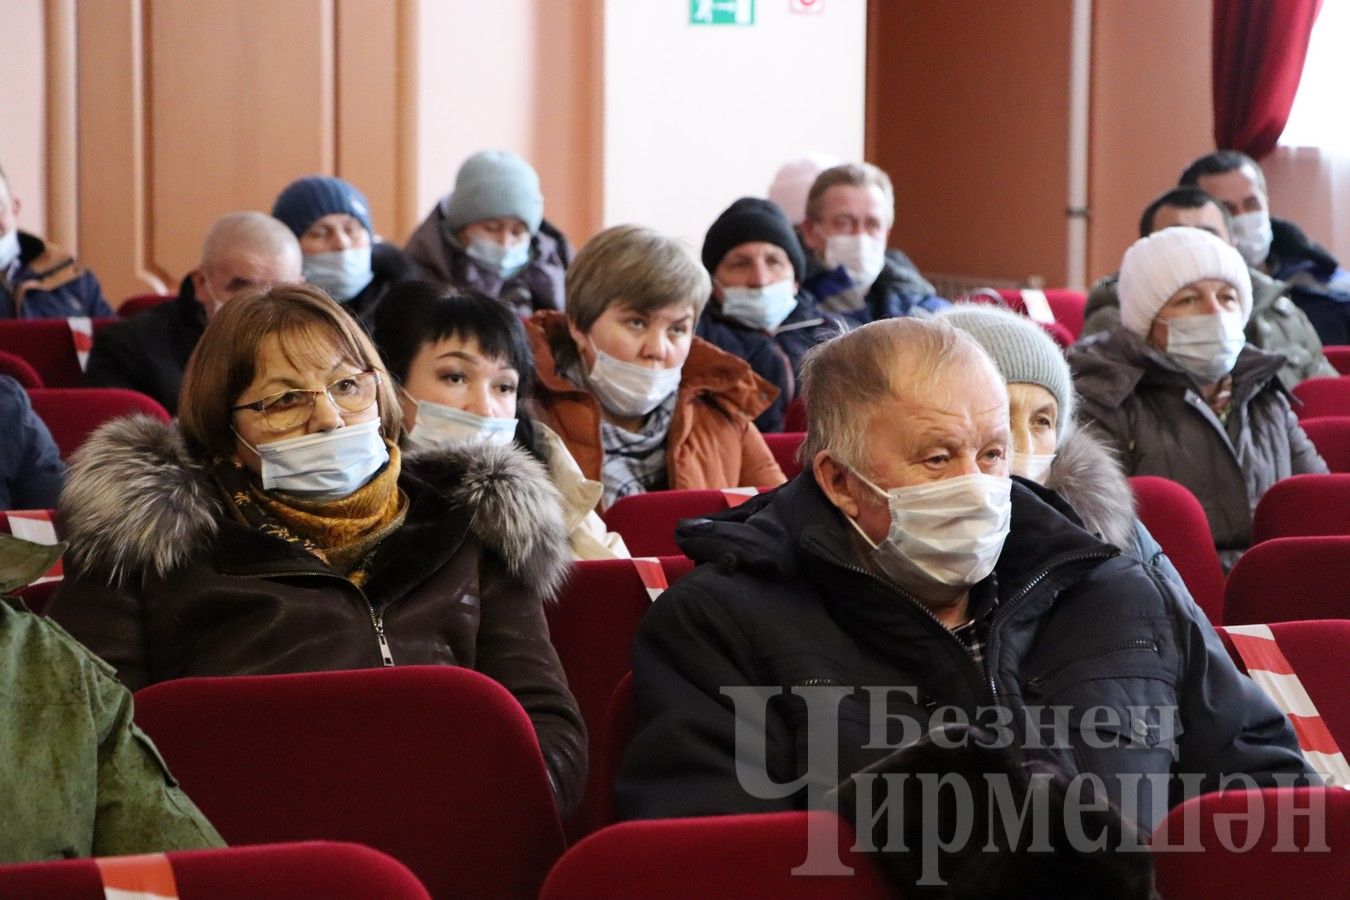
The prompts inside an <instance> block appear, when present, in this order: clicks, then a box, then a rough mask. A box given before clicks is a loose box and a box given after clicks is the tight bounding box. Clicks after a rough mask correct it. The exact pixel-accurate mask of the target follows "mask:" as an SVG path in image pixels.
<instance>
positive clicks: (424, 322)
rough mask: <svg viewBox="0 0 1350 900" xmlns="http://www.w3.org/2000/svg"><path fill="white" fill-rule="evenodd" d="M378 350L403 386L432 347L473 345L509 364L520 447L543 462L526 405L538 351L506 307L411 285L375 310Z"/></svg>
mask: <svg viewBox="0 0 1350 900" xmlns="http://www.w3.org/2000/svg"><path fill="white" fill-rule="evenodd" d="M374 324H375V329H374V335H373V336H374V338H375V345H376V347H378V348H379V351H380V357H381V358H382V359H383V360H384V364H385V366H386V368H387V369H388V370H389V375H390V377H392V378H393V379H394V380H395V381H396V382H398V384H399V385H400V386H402V385H403V383H404V382H406V381H407V380H408V370H409V368H411V366H412V361H413V359H414V358H415V357H416V356H417V354H418V352H420V351H421V349H422V348H423V347H425V346H426V345H427V344H434V343H437V342H438V341H443V340H446V339H448V338H459V339H461V340H472V341H475V342H476V343H477V344H478V349H479V351H480V352H481V353H482V354H483V355H484V356H488V357H492V358H495V359H503V360H506V362H507V364H508V365H510V366H511V368H513V369H515V370H516V373H517V374H518V375H519V378H520V380H519V381H518V382H517V385H516V418H517V419H518V420H519V424H518V425H517V427H516V441H517V442H518V443H519V444H520V445H521V446H522V447H524V448H525V449H526V450H527V451H529V452H530V453H531V454H533V455H534V456H536V457H538V458H539V459H540V460H543V454H542V453H541V452H540V450H539V447H538V438H537V435H536V432H535V427H534V420H533V419H531V418H530V416H529V413H528V412H526V411H525V409H524V408H523V405H524V403H525V401H527V400H529V398H530V395H531V393H532V392H533V389H534V351H533V350H532V349H531V348H530V339H529V337H528V336H527V335H526V334H525V326H524V325H522V324H521V322H520V319H518V318H516V315H515V313H513V312H511V310H509V309H507V308H506V307H505V306H504V305H502V304H501V303H498V302H497V301H496V300H493V299H492V298H491V297H488V296H486V295H484V294H480V293H478V292H476V291H464V292H456V291H450V292H446V291H445V290H443V289H442V288H441V287H440V286H438V285H435V284H431V283H430V282H426V281H405V282H403V283H401V284H396V285H394V286H393V287H391V288H390V289H389V292H388V293H387V294H385V295H384V298H383V299H382V300H381V301H380V305H379V306H378V307H377V308H376V310H375V323H374Z"/></svg>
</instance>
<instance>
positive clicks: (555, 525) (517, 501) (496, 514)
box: [61, 416, 570, 597]
mask: <svg viewBox="0 0 1350 900" xmlns="http://www.w3.org/2000/svg"><path fill="white" fill-rule="evenodd" d="M403 466H404V471H405V473H408V475H410V476H414V477H416V478H418V479H420V480H422V481H424V482H426V483H427V484H428V485H430V487H431V488H433V489H435V490H438V491H440V492H441V493H442V494H444V495H445V496H446V497H447V498H448V499H449V500H450V501H451V502H452V503H453V504H454V505H455V506H457V507H459V508H461V509H463V510H464V511H465V512H466V513H467V514H468V516H469V522H468V527H469V529H470V531H472V532H473V534H474V535H475V536H477V537H478V538H479V539H480V540H481V541H482V542H483V543H484V545H486V546H487V548H488V549H489V550H491V551H492V552H494V553H495V554H497V555H498V556H499V557H500V558H501V559H502V561H503V562H504V563H505V564H506V567H507V570H508V571H509V572H510V573H511V574H512V575H513V576H514V577H516V578H517V579H519V580H520V581H522V582H523V583H525V584H526V585H528V586H530V587H531V588H532V589H533V590H535V591H537V592H538V593H539V594H541V595H542V596H544V597H552V596H554V595H555V594H556V593H557V590H558V588H559V587H560V586H561V585H562V582H563V581H564V579H565V578H566V575H567V570H568V565H569V560H570V556H569V550H568V543H567V528H566V523H565V521H564V517H563V512H562V502H561V498H560V497H559V496H558V492H557V490H556V489H555V488H554V487H553V484H552V483H551V482H550V481H549V480H548V476H547V474H546V473H545V472H544V469H543V467H542V466H541V465H540V464H539V463H537V462H536V461H534V460H533V459H531V458H529V457H528V456H526V455H525V454H524V453H523V452H521V451H520V450H517V449H515V448H512V447H504V448H495V447H472V448H468V447H465V448H456V447H448V446H437V445H432V446H428V447H424V448H420V449H417V450H410V451H408V452H406V453H405V454H404V457H403ZM61 512H62V524H63V528H64V531H65V534H66V537H67V538H68V539H69V541H70V545H71V549H70V561H71V563H72V565H73V566H74V567H75V569H77V570H79V571H81V572H83V573H85V574H88V575H93V576H96V577H99V578H105V579H106V580H107V581H108V582H109V583H112V584H125V583H130V582H134V581H139V580H143V579H145V578H149V577H161V578H162V577H165V576H167V575H169V574H170V573H172V572H173V571H174V570H176V569H178V568H179V567H181V566H183V565H185V564H186V563H188V562H189V561H190V560H192V559H193V558H195V557H196V556H198V555H199V554H200V553H202V552H204V551H205V550H206V548H207V547H209V546H210V544H211V542H212V540H213V539H214V538H215V536H216V534H217V532H218V530H219V527H220V526H219V523H220V521H221V518H222V517H223V516H224V515H225V512H224V509H223V506H222V502H221V500H220V499H219V497H218V496H217V493H216V488H215V485H214V483H213V481H212V479H211V477H210V475H209V473H208V472H207V469H206V467H205V466H204V465H203V464H202V463H201V462H200V461H198V460H197V459H195V458H194V457H193V456H192V454H190V453H189V452H188V449H187V447H186V446H185V445H184V443H183V439H182V436H181V435H180V434H179V432H178V429H177V428H175V427H174V426H172V425H166V424H164V423H162V422H159V421H157V420H155V419H151V418H148V417H143V416H137V417H129V418H123V419H117V420H114V421H112V422H108V423H106V424H105V425H103V426H102V427H100V428H99V429H98V430H97V431H95V432H94V434H93V435H92V436H91V437H90V438H89V440H87V441H86V442H85V444H84V445H83V446H82V447H81V448H80V449H79V450H78V451H77V452H76V453H75V454H74V455H73V456H72V457H71V459H70V470H69V474H68V477H67V479H66V485H65V489H64V490H63V491H62V493H61Z"/></svg>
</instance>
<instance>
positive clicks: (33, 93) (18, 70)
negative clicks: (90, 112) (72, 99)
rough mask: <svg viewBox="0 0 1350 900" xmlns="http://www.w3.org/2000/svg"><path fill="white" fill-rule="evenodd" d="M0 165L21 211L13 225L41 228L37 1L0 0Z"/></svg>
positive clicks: (42, 99)
mask: <svg viewBox="0 0 1350 900" xmlns="http://www.w3.org/2000/svg"><path fill="white" fill-rule="evenodd" d="M0 22H3V23H4V26H3V28H2V29H0V32H2V33H3V37H0V40H3V42H4V49H3V50H0V168H3V169H4V170H5V174H6V175H7V176H8V178H9V182H10V189H11V190H12V191H13V192H14V195H15V196H17V197H18V198H20V200H21V201H22V204H23V209H22V211H21V213H20V220H19V226H20V227H21V228H23V229H24V230H25V231H32V232H34V233H36V234H44V233H45V232H46V230H47V185H46V173H47V165H46V153H47V144H46V130H45V127H44V124H43V123H44V122H45V120H46V114H47V98H46V93H45V85H46V77H45V73H44V70H43V66H44V63H45V60H46V53H45V52H44V45H45V42H46V35H45V32H44V26H43V9H42V0H0Z"/></svg>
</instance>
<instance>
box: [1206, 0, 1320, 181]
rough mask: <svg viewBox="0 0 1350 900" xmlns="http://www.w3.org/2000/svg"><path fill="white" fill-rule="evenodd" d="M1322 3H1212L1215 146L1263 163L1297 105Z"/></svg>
mask: <svg viewBox="0 0 1350 900" xmlns="http://www.w3.org/2000/svg"><path fill="white" fill-rule="evenodd" d="M1321 8H1322V0H1214V66H1213V73H1214V143H1215V146H1217V147H1219V148H1220V149H1224V150H1241V151H1242V152H1243V153H1246V154H1247V155H1248V156H1250V157H1252V158H1253V159H1260V158H1261V157H1263V156H1265V155H1266V154H1267V153H1269V152H1270V151H1271V150H1274V149H1275V143H1276V142H1277V141H1278V140H1279V139H1280V134H1281V133H1282V132H1283V131H1284V126H1285V123H1286V122H1288V121H1289V110H1290V108H1291V107H1292V106H1293V105H1294V94H1295V92H1296V91H1297V90H1298V81H1299V77H1300V76H1301V75H1302V74H1303V61H1304V59H1306V58H1307V55H1308V37H1309V36H1310V35H1311V34H1312V26H1313V22H1314V21H1315V20H1316V19H1317V13H1318V10H1320V9H1321Z"/></svg>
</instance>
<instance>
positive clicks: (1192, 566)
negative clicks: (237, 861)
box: [1130, 475, 1224, 624]
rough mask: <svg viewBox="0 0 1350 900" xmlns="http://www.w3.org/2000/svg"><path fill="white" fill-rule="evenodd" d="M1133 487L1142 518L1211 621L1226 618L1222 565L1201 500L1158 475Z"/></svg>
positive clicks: (1132, 483)
mask: <svg viewBox="0 0 1350 900" xmlns="http://www.w3.org/2000/svg"><path fill="white" fill-rule="evenodd" d="M1130 487H1131V488H1133V489H1134V496H1135V500H1136V501H1137V503H1138V511H1139V518H1140V520H1141V521H1142V522H1143V523H1144V526H1145V527H1146V528H1148V530H1149V533H1151V534H1152V535H1153V537H1154V539H1155V540H1157V542H1158V543H1159V545H1161V546H1162V548H1163V552H1164V553H1166V554H1167V557H1168V558H1169V559H1170V560H1172V565H1174V566H1176V567H1177V571H1178V572H1180V573H1181V579H1182V581H1184V582H1186V587H1187V588H1188V589H1189V590H1190V592H1191V596H1192V597H1194V598H1195V602H1196V603H1198V604H1200V608H1201V609H1203V610H1204V611H1205V615H1207V616H1209V620H1210V621H1211V622H1214V623H1215V624H1217V623H1219V622H1221V621H1223V618H1222V614H1223V591H1224V577H1223V565H1222V564H1221V563H1220V562H1219V554H1218V551H1216V550H1215V549H1214V537H1213V535H1212V534H1211V533H1210V530H1209V520H1208V519H1206V518H1205V510H1204V508H1203V507H1202V506H1201V505H1200V501H1199V500H1196V499H1195V495H1194V494H1192V493H1191V492H1190V491H1189V490H1187V489H1186V488H1185V487H1184V486H1182V485H1180V484H1177V483H1176V482H1175V481H1172V480H1170V479H1167V478H1159V477H1157V476H1156V475H1140V476H1138V477H1135V478H1131V479H1130Z"/></svg>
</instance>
